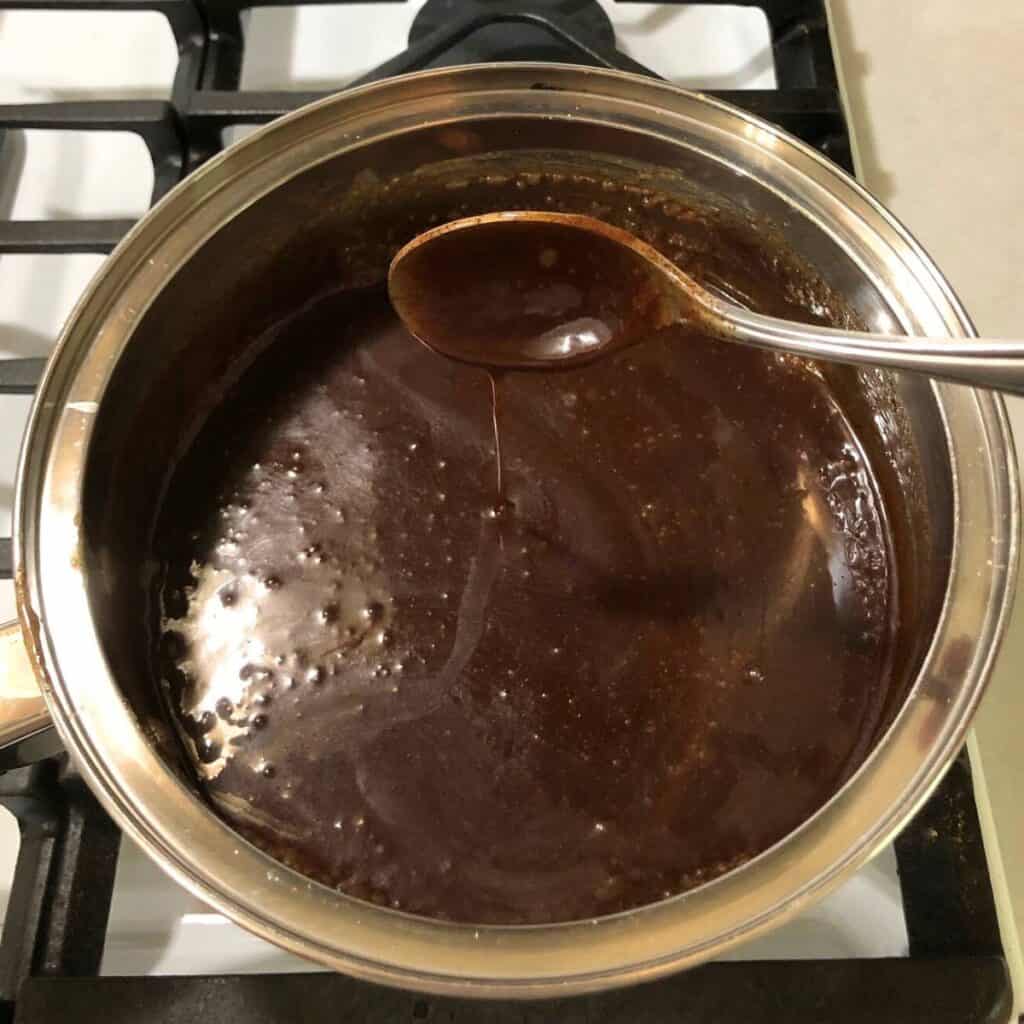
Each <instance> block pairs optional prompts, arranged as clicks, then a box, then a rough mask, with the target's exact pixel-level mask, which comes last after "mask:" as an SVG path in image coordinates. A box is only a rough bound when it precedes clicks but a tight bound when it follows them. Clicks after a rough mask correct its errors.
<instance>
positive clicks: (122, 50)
mask: <svg viewBox="0 0 1024 1024" xmlns="http://www.w3.org/2000/svg"><path fill="white" fill-rule="evenodd" d="M492 60H554V61H566V62H573V63H582V64H589V65H596V66H604V67H612V68H619V69H622V70H627V71H633V72H637V73H642V74H652V75H657V76H659V77H662V78H665V79H667V80H669V81H672V82H675V83H677V84H679V85H682V86H685V87H687V88H693V89H698V90H701V91H703V92H707V93H711V94H713V95H715V96H718V97H720V98H722V99H725V100H727V101H729V102H731V103H734V104H736V105H738V106H741V107H744V108H745V109H747V110H750V111H752V112H754V113H756V114H758V115H760V116H762V117H765V118H767V119H769V120H771V121H774V122H775V123H777V124H779V125H781V126H782V127H784V128H786V129H787V130H789V131H791V132H793V133H794V134H797V135H799V136H800V137H802V138H803V139H805V140H806V141H808V142H810V143H811V144H813V145H815V146H817V147H818V148H819V149H821V150H822V151H823V152H824V153H825V154H826V155H828V156H829V157H830V158H831V159H833V160H835V161H837V162H838V163H840V164H841V165H843V166H844V167H846V168H847V169H848V170H852V168H853V159H852V152H851V148H852V147H851V140H850V136H849V132H848V129H847V124H846V119H845V117H844V113H843V105H842V101H841V96H840V90H839V85H838V81H837V73H836V67H835V63H834V57H833V52H832V47H831V42H830V36H829V23H828V18H827V12H826V8H825V3H824V0H760V2H756V0H749V2H739V3H735V4H733V5H725V4H720V3H714V2H703V3H685V4H682V3H679V4H676V3H633V2H627V0H600V2H598V0H546V2H545V0H532V2H523V3H493V2H490V3H489V2H484V0H407V2H400V0H399V2H391V3H385V2H380V3H336V4H330V5H327V4H323V5H320V4H304V5H287V4H279V3H276V2H275V3H274V4H273V5H270V4H266V5H264V3H262V2H261V0H256V2H255V3H251V2H243V0H0V133H3V134H2V135H0V254H2V255H3V258H2V260H0V357H3V361H2V362H0V437H2V438H3V441H4V443H3V444H0V534H6V533H8V532H9V526H10V523H9V516H10V504H11V498H12V494H13V477H14V469H15V463H16V458H17V448H18V439H19V438H20V436H21V433H22V430H23V427H24V422H25V418H26V415H27V410H28V403H29V397H28V396H29V395H30V393H31V390H32V386H33V384H34V382H35V381H36V380H37V379H38V375H39V373H40V371H41V368H42V363H43V359H44V358H45V356H46V354H47V353H48V352H49V350H50V349H51V348H52V345H53V343H54V339H55V337H56V335H57V332H58V331H59V328H60V325H61V323H62V321H63V320H64V318H65V317H66V315H67V314H68V312H69V311H70V309H71V307H72V306H73V304H74V302H75V301H76V299H77V297H78V295H79V294H80V293H81V291H82V290H83V288H84V287H85V285H86V283H87V282H88V280H89V277H90V276H91V275H92V273H93V272H94V271H95V269H96V268H97V267H98V265H99V264H100V263H101V262H102V260H103V258H104V255H105V254H106V253H108V252H109V251H110V250H111V249H112V248H113V246H114V245H116V243H117V241H118V240H119V239H120V238H121V237H122V235H123V234H124V233H125V232H126V231H127V230H128V229H129V227H130V226H131V224H132V223H133V221H134V220H135V219H136V218H137V217H139V216H140V215H141V214H142V213H143V212H144V211H145V210H146V208H147V207H148V206H149V205H151V203H153V202H155V201H156V200H158V199H159V198H160V197H161V196H162V195H163V194H164V193H166V192H167V191H168V190H169V189H170V188H172V187H173V186H174V185H175V184H176V183H177V182H178V181H180V180H181V179H182V178H183V177H184V176H185V175H187V174H188V173H189V172H190V171H191V170H193V169H194V168H195V167H197V166H198V165H199V164H201V163H202V162H203V161H204V160H206V159H208V158H209V157H210V156H212V155H213V154H215V153H216V152H217V151H219V149H221V148H222V147H223V146H224V145H226V144H229V143H230V142H232V141H234V140H235V139H237V138H239V137H241V136H242V135H244V134H245V133H246V132H247V131H251V130H253V127H254V126H256V125H259V124H263V123H266V122H267V121H269V120H271V119H272V118H274V117H276V116H279V115H281V114H283V113H286V112H287V111H290V110H293V109H295V108H296V107H298V106H301V105H302V104H304V103H306V102H309V101H310V100H313V99H315V98H318V97H320V96H323V95H328V94H330V93H331V92H334V91H337V90H338V89H342V88H346V87H349V86H351V85H354V84H360V83H364V82H370V81H375V80H379V79H381V78H384V77H387V76H390V75H395V74H401V73H403V72H406V71H413V70H418V69H421V68H427V67H439V66H444V65H452V64H461V63H468V62H475V61H492ZM9 561H10V554H9V548H6V547H5V546H4V544H3V543H2V542H0V572H2V570H4V569H5V568H6V569H8V570H9ZM5 562H6V563H8V564H7V565H6V566H5V565H4V563H5ZM0 587H2V590H0V621H3V620H4V619H7V618H10V617H12V616H13V595H12V591H11V587H10V584H9V583H3V584H0ZM0 803H3V804H4V806H5V807H7V808H8V810H9V811H11V812H13V817H12V816H10V815H7V816H5V818H4V819H3V821H2V822H0V902H4V901H5V902H6V914H5V919H4V931H3V938H2V943H0V1014H6V1017H4V1018H3V1019H11V1020H25V1021H28V1020H32V1021H49V1020H57V1019H61V1020H65V1019H67V1017H68V1007H74V1011H73V1013H74V1019H75V1020H79V1021H91V1020H103V1021H106V1022H109V1021H112V1020H113V1021H116V1020H121V1019H126V1020H127V1019H129V1017H131V1019H133V1020H134V1019H140V1018H141V1019H144V1020H146V1021H152V1022H155V1024H159V1022H163V1021H167V1022H171V1021H178V1020H182V1021H184V1020H186V1019H187V1020H193V1019H194V1018H195V1017H196V1016H197V1015H198V1014H200V1013H202V1014H205V1015H208V1016H209V1015H212V1017H213V1019H217V1020H224V1021H231V1020H235V1019H239V1020H241V1019H243V1018H244V1019H246V1020H247V1021H254V1022H257V1024H259V1022H262V1021H271V1020H275V1021H276V1020H282V1019H288V1020H302V1021H319V1020H325V1021H326V1020H332V1021H333V1020H337V1019H339V1018H341V1019H359V1020H366V1021H377V1020H380V1021H383V1020H389V1021H390V1020H393V1019H404V1018H412V1019H414V1020H415V1019H426V1020H441V1019H444V1020H458V1021H464V1022H472V1021H478V1020H479V1021H483V1020H509V1021H512V1020H519V1019H530V1020H537V1021H547V1020H552V1021H554V1020H566V1021H571V1020H576V1019H579V1020H584V1019H586V1020H595V1021H613V1020H614V1021H620V1020H621V1021H627V1020H628V1021H633V1020H640V1019H643V1020H651V1021H679V1022H682V1021H691V1020H692V1021H698V1020H700V1021H716V1022H719V1021H721V1022H728V1021H732V1020H736V1021H740V1020H743V1021H752V1020H755V1021H756V1020H762V1021H786V1022H799V1021H803V1020H807V1021H810V1020H815V1021H818V1020H843V1021H872V1022H876V1021H912V1020H921V1019H928V1020H929V1021H931V1022H938V1024H941V1022H942V1021H950V1022H952V1021H956V1022H958V1024H962V1022H965V1021H973V1020H977V1021H982V1020H985V1021H987V1020H1000V1019H1007V1018H1008V1015H1009V1013H1010V1006H1011V993H1010V988H1009V982H1008V978H1007V972H1006V965H1005V963H1004V960H1003V951H1002V945H1001V942H1000V936H999V929H998V925H997V920H996V912H995V905H994V899H993V894H992V885H991V882H990V880H989V872H988V866H987V863H986V859H985V852H984V848H983V845H982V839H981V833H980V829H979V824H978V813H977V810H976V807H975V803H974V796H973V790H972V784H971V768H970V763H969V760H968V758H967V756H966V754H965V755H963V756H961V758H960V759H959V760H958V761H957V762H956V763H955V764H954V766H953V768H952V770H951V771H950V772H949V774H948V776H947V778H946V780H945V781H944V783H943V784H942V786H941V787H940V789H939V790H938V792H937V793H936V794H935V795H934V796H933V798H932V799H931V800H930V801H929V802H928V803H927V805H926V806H925V807H924V808H923V810H922V811H921V813H920V814H919V816H918V818H917V819H916V820H915V821H914V823H913V824H912V825H911V826H910V827H909V828H908V829H907V830H906V831H905V832H904V833H903V835H902V836H901V837H900V838H899V839H898V840H897V842H896V843H895V844H894V845H893V846H892V847H890V848H888V849H887V850H885V851H883V852H882V853H881V854H880V855H879V856H878V857H877V858H876V859H875V860H874V861H873V862H872V863H871V864H869V865H868V866H867V867H866V868H864V869H863V870H862V871H861V872H860V873H858V874H857V875H856V876H854V877H853V878H852V879H851V880H850V881H848V882H847V883H846V884H845V885H844V886H843V887H841V888H840V889H839V890H837V891H836V892H835V893H833V894H832V895H831V896H830V897H829V898H827V899H826V900H824V901H823V902H821V903H819V904H818V905H816V906H815V907H814V908H812V909H811V910H810V911H808V912H807V913H806V914H804V915H803V916H801V917H799V918H797V919H796V920H795V921H793V922H791V923H790V924H788V925H785V926H783V927H782V928H780V929H777V930H776V931H774V932H773V933H770V934H769V935H767V936H765V937H763V938H759V939H757V940H754V941H753V942H752V943H749V944H747V945H745V946H743V947H741V948H740V949H738V950H736V951H735V952H734V953H733V954H731V955H730V957H729V958H728V960H727V961H720V962H717V963H714V964H710V965H707V966H705V967H702V968H699V969H697V970H694V971H690V972H687V973H686V974H682V975H678V976H676V977H675V978H671V979H668V980H667V981H663V982H658V983H656V984H653V985H648V986H644V987H641V988H638V989H632V990H627V991H625V992H620V993H617V994H613V995H608V996H600V997H591V998H587V999H577V1000H570V1001H565V1002H552V1003H543V1004H540V1003H538V1004H529V1005H528V1006H527V1005H524V1004H501V1003H462V1002H456V1001H452V1000H441V999H432V998H430V999H428V998H421V997H418V996H415V995H411V994H407V993H400V992H395V991H390V990H386V989H381V988H377V987H374V986H370V985H365V984H362V983H359V982H355V981H352V980H349V979H347V978H344V977H340V976H337V975H333V974H329V973H317V972H315V968H313V967H312V966H311V965H310V964H309V963H307V962H305V961H302V960H299V959H297V958H295V957H293V956H291V955H289V954H287V953H284V952H282V951H281V950H279V949H277V948H276V947H274V946H270V945H268V944H267V943H265V942H263V941H262V940H259V939H257V938H255V937H254V936H251V935H249V934H248V933H246V932H244V931H242V930H240V929H238V928H236V927H235V926H233V925H232V924H230V923H229V922H228V921H227V920H226V919H225V918H224V917H222V916H221V915H220V914H218V913H215V912H214V911H212V910H210V909H209V908H207V907H205V905H203V904H202V903H200V902H199V901H198V900H196V899H195V898H193V897H191V896H190V895H188V894H187V893H185V892H184V890H182V889H180V888H179V887H178V886H176V885H175V884H174V883H173V882H171V881H170V880H169V879H167V878H166V877H165V876H164V875H163V874H162V873H161V872H160V870H159V869H158V868H157V867H156V866H155V865H153V864H152V863H151V862H150V861H149V860H148V859H146V858H145V857H144V855H143V854H142V853H141V852H140V851H139V850H138V849H137V848H136V847H135V846H134V845H133V844H132V843H131V842H130V841H129V840H127V839H122V837H121V836H120V834H119V832H118V830H117V828H116V827H115V826H114V825H113V823H112V822H111V821H110V819H109V818H108V817H107V816H106V814H105V813H104V812H103V811H102V810H101V809H100V808H99V806H98V805H97V804H96V802H95V801H94V799H93V798H92V796H91V795H90V794H89V792H88V790H87V789H86V788H85V786H84V785H83V783H82V781H81V779H80V778H79V777H78V776H77V774H76V773H75V771H74V769H73V767H71V766H70V765H69V764H68V763H67V761H66V758H65V757H63V756H56V757H51V758H48V759H46V760H43V761H41V762H39V763H38V764H35V765H32V766H30V767H26V768H19V769H17V770H14V771H10V772H7V773H6V774H5V775H2V776H0ZM15 819H16V820H17V825H15ZM19 832H20V847H19V843H18V837H19ZM346 1014H347V1016H346Z"/></svg>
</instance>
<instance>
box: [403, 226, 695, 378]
mask: <svg viewBox="0 0 1024 1024" xmlns="http://www.w3.org/2000/svg"><path fill="white" fill-rule="evenodd" d="M388 290H389V293H390V296H391V303H392V305H393V306H394V308H395V310H396V311H397V312H398V314H399V316H400V317H401V318H402V320H403V321H404V323H405V325H406V327H407V328H408V329H409V331H410V332H411V333H412V334H413V335H414V336H415V337H416V338H417V339H419V340H420V341H421V342H423V344H425V345H426V346H427V347H428V348H431V349H433V350H434V351H435V352H439V353H440V354H442V355H445V356H448V357H449V358H451V359H457V360H459V361H460V362H466V363H472V364H474V365H478V366H484V367H487V368H489V369H493V370H502V369H519V370H524V369H541V368H555V367H558V368H561V369H567V368H570V367H574V366H580V365H583V364H585V363H588V362H592V361H593V360H594V359H596V358H599V357H601V356H605V355H608V354H609V353H610V352H613V351H616V350H618V349H622V348H625V347H628V346H630V345H635V344H637V343H638V342H640V341H643V340H644V339H645V338H647V337H650V336H651V335H652V334H653V333H655V332H657V331H658V330H661V329H662V328H665V327H668V326H671V325H674V324H677V323H679V322H680V321H682V320H686V319H704V318H709V317H710V316H711V315H712V313H713V303H714V302H715V300H714V298H713V297H712V296H711V295H710V294H709V293H707V292H705V291H704V289H703V288H701V287H700V286H699V285H698V284H697V283H696V282H695V281H693V280H692V278H689V277H687V276H686V275H684V274H683V273H682V272H681V271H679V270H678V268H676V267H675V265H674V264H672V263H671V262H670V261H669V260H667V259H666V258H665V257H664V256H662V255H661V254H660V253H659V252H658V251H657V250H656V249H654V248H652V247H651V246H649V245H647V243H646V242H642V241H641V240H640V239H638V238H636V237H634V236H633V235H631V234H629V233H628V232H626V231H622V230H621V229H619V228H616V227H613V226H612V225H610V224H605V223H604V222H603V221H599V220H596V219H594V218H593V217H585V216H582V215H576V214H561V213H549V212H546V211H538V212H518V211H516V212H509V213H491V214H485V215H483V216H479V217H468V218H465V219H463V220H456V221H452V222H451V223H448V224H442V225H441V226H440V227H437V228H434V229H432V230H430V231H427V232H425V233H424V234H422V235H419V236H417V237H416V238H414V239H413V240H412V241H411V242H410V243H409V244H408V245H406V246H405V248H403V249H402V250H401V251H400V252H399V253H398V254H397V255H396V256H395V258H394V260H393V261H392V264H391V271H390V274H389V277H388Z"/></svg>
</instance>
